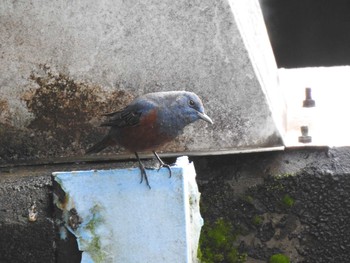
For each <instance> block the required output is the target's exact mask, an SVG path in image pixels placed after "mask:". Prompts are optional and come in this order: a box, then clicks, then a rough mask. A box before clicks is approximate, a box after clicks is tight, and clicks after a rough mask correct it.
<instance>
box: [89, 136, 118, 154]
mask: <svg viewBox="0 0 350 263" xmlns="http://www.w3.org/2000/svg"><path fill="white" fill-rule="evenodd" d="M112 145H115V142H114V141H113V140H112V139H111V138H110V137H109V136H107V137H105V138H103V139H102V141H100V142H98V143H96V144H95V145H94V146H92V147H91V148H89V149H87V150H86V152H85V154H91V153H98V152H100V151H102V150H103V149H104V148H107V147H108V146H112Z"/></svg>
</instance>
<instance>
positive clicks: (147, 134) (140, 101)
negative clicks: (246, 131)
mask: <svg viewBox="0 0 350 263" xmlns="http://www.w3.org/2000/svg"><path fill="white" fill-rule="evenodd" d="M105 116H107V117H109V119H108V120H107V121H106V122H103V123H102V124H101V126H110V127H111V129H110V131H109V133H108V134H107V136H106V137H105V138H103V139H102V141H100V142H99V143H97V144H96V145H94V146H93V147H91V148H90V149H88V150H87V151H86V153H87V154H90V153H97V152H100V151H102V150H103V149H104V148H106V147H108V146H113V145H120V146H122V147H124V148H125V149H126V150H128V151H131V152H134V153H135V156H136V159H137V161H138V163H139V166H140V170H141V182H142V181H143V178H145V181H146V184H147V185H148V187H150V185H149V182H148V179H147V174H146V170H145V167H144V166H143V164H142V162H141V160H140V158H139V155H138V152H144V151H152V152H153V154H154V155H155V157H156V158H157V160H158V162H159V165H160V167H167V168H168V169H169V172H170V176H171V170H170V166H169V165H167V164H165V163H164V162H163V161H162V160H161V159H160V157H159V156H158V154H157V153H156V150H157V148H159V147H160V146H162V145H164V144H165V143H167V142H169V141H171V140H173V139H175V138H176V137H177V136H178V135H180V134H181V133H182V132H183V129H184V128H185V126H187V125H188V124H190V123H192V122H195V121H197V120H199V119H202V120H205V121H206V122H209V123H211V124H213V121H212V120H211V119H210V118H209V117H208V116H207V115H206V114H205V113H204V107H203V104H202V101H201V100H200V98H199V97H198V96H197V95H196V94H195V93H193V92H187V91H169V92H155V93H149V94H145V95H143V96H140V97H138V98H136V99H135V100H133V101H132V102H131V103H130V104H129V105H128V106H126V107H125V108H124V109H122V110H120V111H116V112H112V113H108V114H105Z"/></svg>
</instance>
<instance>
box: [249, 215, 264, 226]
mask: <svg viewBox="0 0 350 263" xmlns="http://www.w3.org/2000/svg"><path fill="white" fill-rule="evenodd" d="M262 222H263V218H262V217H261V216H259V215H256V216H254V217H253V219H252V223H253V225H255V226H260V225H261V224H262Z"/></svg>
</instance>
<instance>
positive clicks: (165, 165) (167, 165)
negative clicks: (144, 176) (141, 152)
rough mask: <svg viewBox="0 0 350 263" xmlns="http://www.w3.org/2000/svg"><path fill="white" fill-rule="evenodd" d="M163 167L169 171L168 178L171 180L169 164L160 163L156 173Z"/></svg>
mask: <svg viewBox="0 0 350 263" xmlns="http://www.w3.org/2000/svg"><path fill="white" fill-rule="evenodd" d="M163 167H165V168H167V169H168V170H169V178H171V175H172V174H171V168H170V165H169V164H166V163H160V164H159V168H158V172H159V170H160V169H162V168H163Z"/></svg>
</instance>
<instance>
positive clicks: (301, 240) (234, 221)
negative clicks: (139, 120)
mask: <svg viewBox="0 0 350 263" xmlns="http://www.w3.org/2000/svg"><path fill="white" fill-rule="evenodd" d="M349 158H350V149H349V148H332V149H328V148H308V149H299V150H298V149H295V150H287V151H284V152H266V153H249V154H237V155H226V156H217V157H204V156H203V157H193V158H192V160H193V161H194V164H195V167H196V171H197V182H198V185H199V189H200V192H201V193H202V196H201V214H202V216H203V218H204V221H205V225H204V227H206V226H208V227H209V228H210V227H211V226H213V224H215V222H217V220H218V219H219V218H221V219H222V220H224V222H227V223H228V224H230V225H231V230H230V231H232V233H226V234H231V237H232V236H234V239H233V241H232V243H230V245H231V248H230V249H231V250H232V251H236V252H237V253H240V254H242V255H245V257H246V258H247V260H246V261H241V262H253V263H261V262H267V260H268V259H269V258H270V257H271V255H274V254H278V253H282V254H284V255H286V256H288V257H289V258H290V259H291V262H317V263H320V262H325V263H326V262H327V263H328V262H346V261H348V260H349V259H350V254H349V251H350V239H349V235H348V234H347V233H349V231H350V229H349V224H348V219H349V217H350V214H349V213H350V202H349V200H350V196H349V194H350V176H349V172H350V165H349ZM167 161H168V162H171V161H172V160H171V159H168V160H167ZM130 165H132V163H116V162H114V163H113V164H111V163H101V164H85V165H78V164H75V165H55V166H46V167H25V168H24V167H22V168H20V167H16V168H12V169H11V170H4V169H2V170H1V172H0V175H1V176H0V231H1V233H2V234H1V236H0V244H1V246H0V262H36V263H38V262H39V263H40V262H79V260H80V253H79V251H77V246H76V242H75V240H74V238H73V237H71V236H70V237H69V238H68V239H67V240H65V241H62V240H60V239H59V237H58V236H57V235H56V233H58V231H57V230H55V227H59V226H60V221H59V220H57V218H59V216H60V215H59V214H57V213H58V211H57V210H55V209H54V207H53V206H52V203H53V200H52V188H53V185H52V181H51V172H52V171H57V170H60V171H63V170H77V169H109V168H113V167H129V166H130ZM147 165H151V163H148V164H147ZM136 183H138V182H136ZM55 189H57V188H56V187H55ZM151 191H152V190H151ZM56 194H57V193H56ZM34 201H35V203H36V205H37V212H38V215H37V221H35V222H29V221H28V209H29V208H30V207H31V205H32V204H33V203H34ZM145 221H147V220H145ZM201 249H202V250H203V251H205V247H202V248H201Z"/></svg>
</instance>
